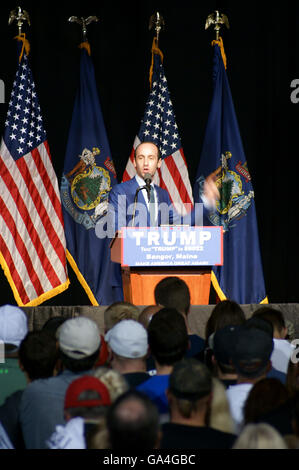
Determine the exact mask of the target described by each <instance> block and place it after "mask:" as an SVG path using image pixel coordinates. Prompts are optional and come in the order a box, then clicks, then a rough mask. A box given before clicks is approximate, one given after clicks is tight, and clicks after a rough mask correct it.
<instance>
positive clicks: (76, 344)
mask: <svg viewBox="0 0 299 470" xmlns="http://www.w3.org/2000/svg"><path fill="white" fill-rule="evenodd" d="M57 338H58V342H59V348H60V349H61V351H62V352H63V353H64V354H66V355H67V356H68V357H71V358H73V359H83V358H84V357H88V356H91V355H92V354H93V353H95V352H96V350H97V349H98V348H99V347H100V344H101V338H100V332H99V329H98V326H97V324H96V323H95V322H94V321H93V320H91V319H90V318H87V317H76V318H71V319H69V320H66V321H65V322H64V323H63V324H62V325H61V326H60V327H59V328H58V330H57Z"/></svg>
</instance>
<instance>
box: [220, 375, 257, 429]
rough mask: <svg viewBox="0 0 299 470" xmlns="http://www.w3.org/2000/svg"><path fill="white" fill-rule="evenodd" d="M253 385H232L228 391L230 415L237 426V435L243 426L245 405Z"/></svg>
mask: <svg viewBox="0 0 299 470" xmlns="http://www.w3.org/2000/svg"><path fill="white" fill-rule="evenodd" d="M252 387H253V384H246V383H245V384H237V385H230V386H229V387H228V389H227V390H226V396H227V399H228V403H229V408H230V413H231V416H232V418H233V421H234V425H235V433H236V434H239V433H240V431H241V428H242V425H243V419H244V413H243V409H244V405H245V402H246V400H247V397H248V395H249V392H250V390H251V389H252Z"/></svg>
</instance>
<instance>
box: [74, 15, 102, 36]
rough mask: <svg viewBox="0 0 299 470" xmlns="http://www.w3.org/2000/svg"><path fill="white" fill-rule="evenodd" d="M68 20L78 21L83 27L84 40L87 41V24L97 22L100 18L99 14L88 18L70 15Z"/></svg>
mask: <svg viewBox="0 0 299 470" xmlns="http://www.w3.org/2000/svg"><path fill="white" fill-rule="evenodd" d="M68 21H69V22H70V23H78V24H79V25H80V26H81V27H82V35H83V41H87V26H88V25H89V24H90V23H93V22H95V23H97V22H98V21H99V18H98V17H97V16H88V17H87V18H83V17H82V16H81V18H78V16H70V17H69V19H68Z"/></svg>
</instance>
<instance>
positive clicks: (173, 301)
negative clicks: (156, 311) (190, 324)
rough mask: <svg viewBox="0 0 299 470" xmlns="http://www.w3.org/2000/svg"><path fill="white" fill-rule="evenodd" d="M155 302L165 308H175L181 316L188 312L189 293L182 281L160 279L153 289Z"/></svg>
mask: <svg viewBox="0 0 299 470" xmlns="http://www.w3.org/2000/svg"><path fill="white" fill-rule="evenodd" d="M154 296H155V302H156V304H157V305H161V306H163V307H167V308H175V309H176V310H177V311H178V312H180V313H182V314H183V315H186V316H187V315H188V313H189V310H190V291H189V287H188V286H187V284H186V282H185V281H183V279H180V278H179V277H175V276H169V277H165V278H164V279H162V280H161V281H160V282H158V284H157V285H156V287H155V291H154Z"/></svg>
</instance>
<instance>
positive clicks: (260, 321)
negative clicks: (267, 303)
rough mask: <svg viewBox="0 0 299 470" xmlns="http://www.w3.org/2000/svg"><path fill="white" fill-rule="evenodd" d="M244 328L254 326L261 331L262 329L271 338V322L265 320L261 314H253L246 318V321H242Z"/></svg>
mask: <svg viewBox="0 0 299 470" xmlns="http://www.w3.org/2000/svg"><path fill="white" fill-rule="evenodd" d="M244 326H245V328H255V329H258V330H261V331H264V332H265V333H267V334H268V335H269V336H270V337H271V338H273V334H274V331H273V325H272V323H271V322H270V321H269V320H267V319H266V318H263V317H262V316H259V315H253V316H252V317H250V318H248V320H246V322H245V323H244Z"/></svg>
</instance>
